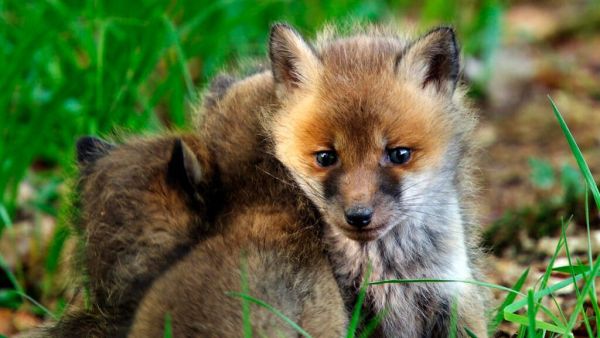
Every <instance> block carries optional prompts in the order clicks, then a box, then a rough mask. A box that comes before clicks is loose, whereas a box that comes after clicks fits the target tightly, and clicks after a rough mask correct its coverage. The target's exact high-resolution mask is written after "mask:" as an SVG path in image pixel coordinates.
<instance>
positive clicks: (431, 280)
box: [369, 278, 525, 296]
mask: <svg viewBox="0 0 600 338" xmlns="http://www.w3.org/2000/svg"><path fill="white" fill-rule="evenodd" d="M403 283H465V284H473V285H477V286H483V287H486V288H490V289H498V290H502V291H506V292H509V293H514V294H516V295H520V296H525V295H524V294H522V293H521V292H519V291H515V290H513V289H511V288H507V287H506V286H502V285H497V284H492V283H486V282H481V281H477V280H467V279H434V278H423V279H385V280H378V281H374V282H370V283H369V285H382V284H403Z"/></svg>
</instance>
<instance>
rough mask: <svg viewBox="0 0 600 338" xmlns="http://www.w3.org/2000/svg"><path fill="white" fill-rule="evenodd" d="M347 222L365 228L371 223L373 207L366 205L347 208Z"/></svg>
mask: <svg viewBox="0 0 600 338" xmlns="http://www.w3.org/2000/svg"><path fill="white" fill-rule="evenodd" d="M345 216H346V222H348V224H350V225H352V226H353V227H356V228H359V229H360V228H363V227H366V226H367V225H369V223H371V218H372V217H373V209H371V208H365V207H353V208H349V209H346V212H345Z"/></svg>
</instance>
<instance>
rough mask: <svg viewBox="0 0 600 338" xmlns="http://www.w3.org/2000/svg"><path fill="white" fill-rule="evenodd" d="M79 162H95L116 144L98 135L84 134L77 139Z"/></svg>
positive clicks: (80, 163)
mask: <svg viewBox="0 0 600 338" xmlns="http://www.w3.org/2000/svg"><path fill="white" fill-rule="evenodd" d="M76 147H77V163H78V164H79V165H80V166H83V165H86V164H89V163H94V162H95V161H96V160H98V159H99V158H101V157H103V156H105V155H106V154H108V152H110V151H111V150H112V149H113V148H115V146H114V145H113V144H110V143H108V142H106V141H103V140H101V139H99V138H97V137H92V136H83V137H81V138H80V139H79V140H77V145H76Z"/></svg>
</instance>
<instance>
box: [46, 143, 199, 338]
mask: <svg viewBox="0 0 600 338" xmlns="http://www.w3.org/2000/svg"><path fill="white" fill-rule="evenodd" d="M183 139H184V140H185V141H181V140H179V139H178V138H175V137H173V136H165V137H161V138H156V139H138V140H133V141H130V142H128V143H127V144H125V145H121V146H118V147H117V146H114V145H111V144H108V143H106V142H104V141H101V140H99V139H96V138H91V137H84V138H81V139H80V140H79V141H78V143H77V158H78V161H79V166H80V170H81V174H80V182H79V193H80V201H79V202H80V205H81V211H80V216H79V220H78V222H77V224H76V225H77V226H78V228H79V229H77V230H79V231H80V232H81V235H82V237H83V238H82V239H83V242H84V243H83V252H82V253H81V256H82V257H81V258H80V260H81V262H80V263H81V265H82V268H83V270H85V273H86V275H87V281H86V287H87V288H88V289H89V291H90V301H91V304H92V307H91V308H90V309H74V310H73V309H72V310H70V311H69V312H68V313H67V314H66V315H65V316H63V317H62V318H61V320H60V321H59V322H58V323H56V324H55V325H54V326H53V327H51V328H48V329H45V330H43V332H44V334H42V335H44V336H56V337H83V336H87V337H117V336H124V335H125V334H126V332H127V329H128V327H129V325H130V322H131V319H132V318H133V313H134V311H135V309H136V307H137V304H138V302H139V300H140V299H141V297H142V295H143V294H144V291H145V289H147V288H148V287H149V286H150V284H151V283H152V281H153V280H154V278H156V277H157V276H158V275H160V274H161V273H162V272H163V271H164V270H165V269H166V268H167V267H168V266H169V265H171V264H172V263H173V262H174V261H175V260H177V259H178V258H180V257H182V256H183V255H184V254H185V253H186V252H187V251H188V249H189V248H190V247H191V246H192V244H194V243H195V242H196V239H197V238H198V237H199V234H200V233H203V232H204V225H203V224H204V220H205V218H206V217H205V212H204V210H205V204H204V201H203V200H202V199H201V198H200V196H201V195H206V194H208V192H207V191H206V187H207V185H206V184H205V181H204V180H203V179H204V178H205V177H210V175H211V172H210V166H209V165H208V164H205V163H204V162H200V160H201V159H205V158H208V156H207V154H206V153H203V152H202V150H201V149H202V146H201V144H199V142H198V141H197V139H196V138H194V137H192V136H184V137H183ZM186 143H187V144H189V145H190V146H192V147H193V149H194V150H196V153H194V152H192V150H191V149H192V148H191V147H190V146H187V145H186ZM201 168H202V169H201Z"/></svg>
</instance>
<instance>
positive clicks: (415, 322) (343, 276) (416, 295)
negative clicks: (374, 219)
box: [326, 203, 472, 337]
mask: <svg viewBox="0 0 600 338" xmlns="http://www.w3.org/2000/svg"><path fill="white" fill-rule="evenodd" d="M453 205H454V206H453V207H446V208H444V211H443V212H445V213H446V214H445V215H439V216H440V217H436V218H433V217H428V218H424V219H421V220H414V221H407V222H405V223H402V224H399V225H398V226H396V227H394V228H393V229H391V230H390V231H389V232H388V233H387V234H386V235H384V236H383V237H382V238H380V239H378V240H376V241H372V242H368V243H359V242H356V241H353V240H350V239H348V238H346V237H345V236H344V235H343V234H341V233H339V232H337V231H336V229H334V228H331V227H329V228H328V229H327V230H326V233H327V239H328V245H329V253H330V259H331V262H332V265H333V269H334V272H335V274H336V277H337V278H338V283H339V284H340V287H341V288H342V289H343V290H345V291H346V294H348V293H350V294H348V296H349V297H348V299H349V301H350V302H352V299H353V298H354V297H353V296H355V295H356V294H355V293H356V292H357V291H358V290H359V286H360V285H361V284H362V283H363V280H364V278H365V273H366V271H367V269H368V268H370V269H371V274H370V277H369V280H370V281H377V280H389V279H460V280H466V279H471V278H472V273H471V271H470V268H469V264H468V257H467V249H466V247H467V244H466V240H465V234H464V230H463V220H462V217H461V214H460V211H459V210H460V208H459V207H458V205H457V203H453ZM442 216H443V217H442ZM435 219H445V220H446V224H439V222H435ZM460 287H461V285H460V284H455V283H451V284H450V283H444V284H439V283H421V282H420V283H393V284H392V283H390V284H383V285H373V286H370V287H369V288H368V291H367V298H366V306H367V308H369V310H370V311H371V312H373V313H378V312H380V311H383V310H386V311H388V312H387V313H388V314H387V315H386V316H385V317H384V321H383V324H382V329H383V331H384V332H387V333H388V334H386V336H389V334H390V333H391V332H397V331H396V330H397V329H401V330H402V332H405V335H406V336H407V337H410V336H413V334H417V332H421V331H422V330H423V325H427V320H426V318H424V317H423V316H424V315H428V310H427V309H428V308H429V307H431V306H433V307H434V308H438V309H443V308H447V307H448V306H449V304H450V302H451V297H452V296H453V295H456V294H457V292H459V291H460V290H458V288H460ZM348 291H349V292H348ZM352 293H354V294H352ZM423 304H427V305H423ZM434 304H437V305H434ZM348 305H349V306H350V307H352V306H353V304H348ZM423 306H425V307H426V308H422V307H423ZM442 313H444V310H442ZM429 315H430V316H436V315H435V314H429ZM407 323H412V324H407ZM395 334H396V333H395Z"/></svg>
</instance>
